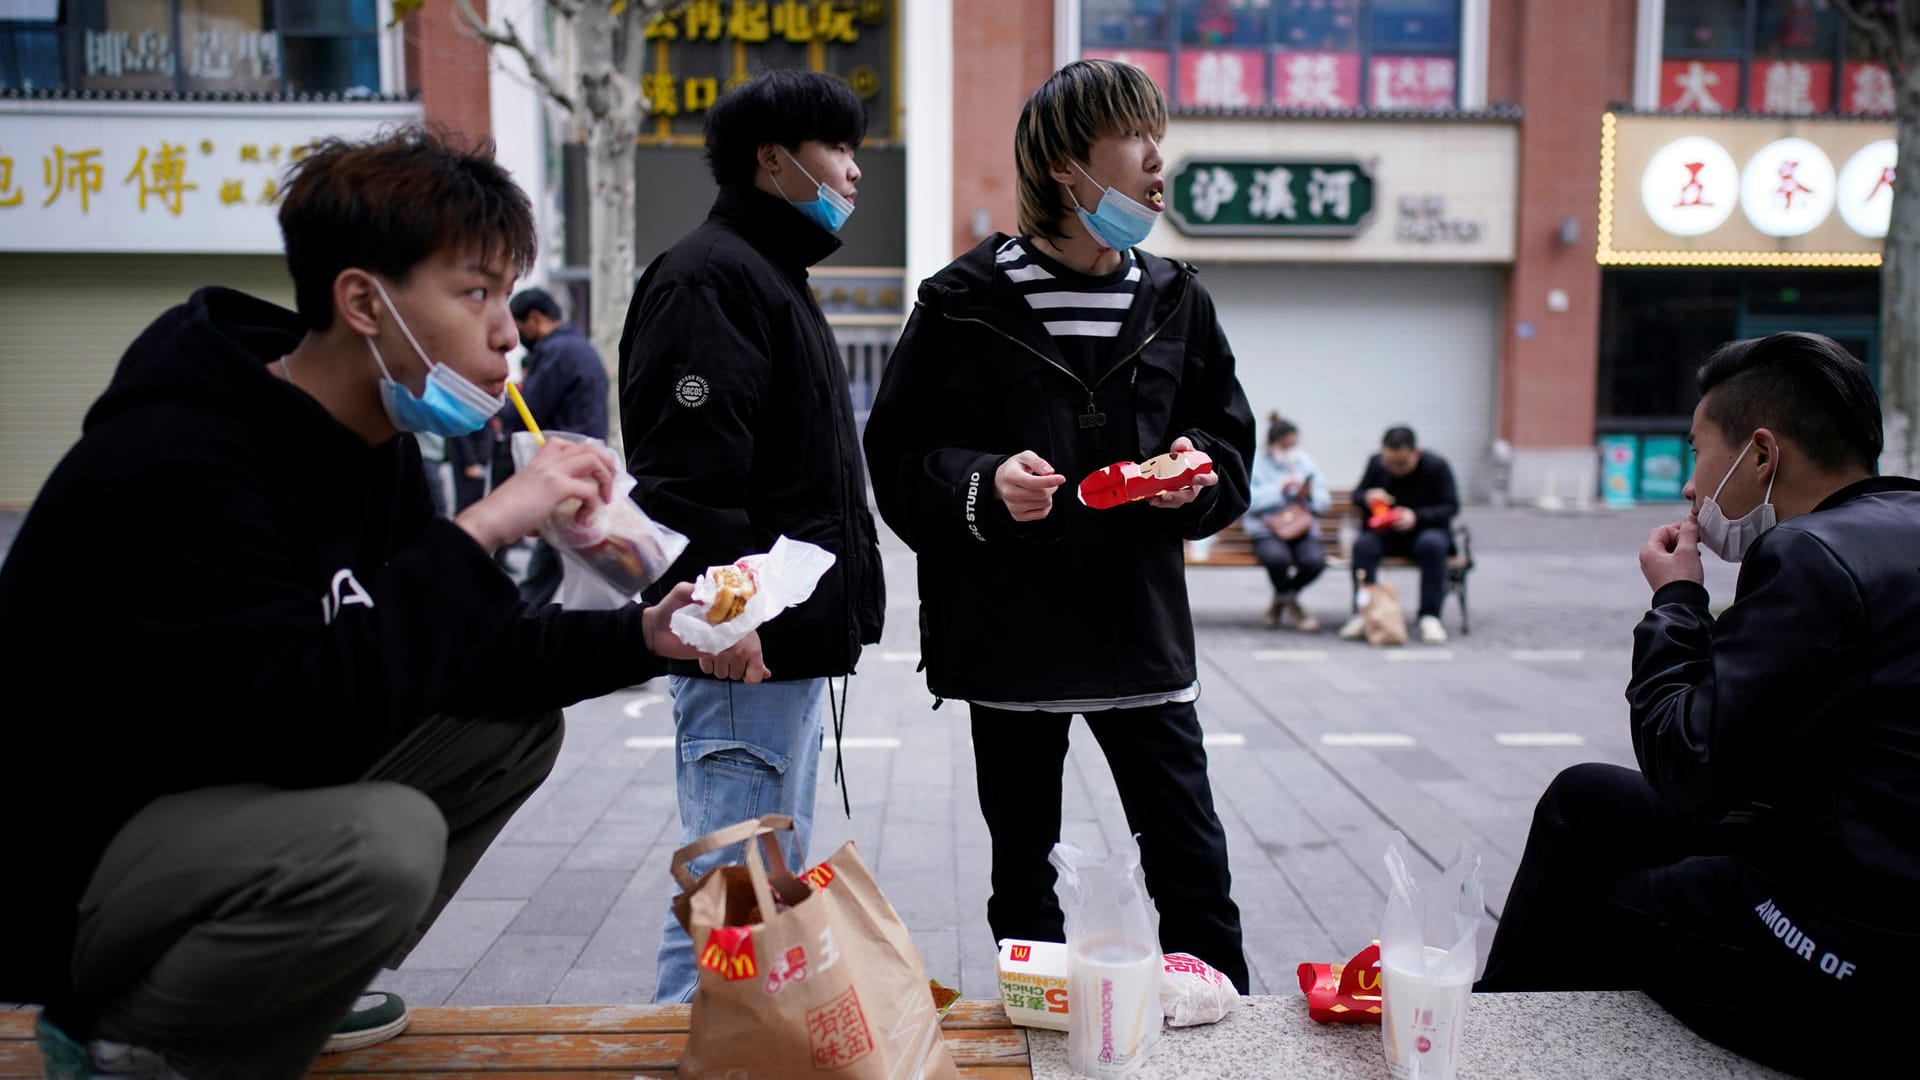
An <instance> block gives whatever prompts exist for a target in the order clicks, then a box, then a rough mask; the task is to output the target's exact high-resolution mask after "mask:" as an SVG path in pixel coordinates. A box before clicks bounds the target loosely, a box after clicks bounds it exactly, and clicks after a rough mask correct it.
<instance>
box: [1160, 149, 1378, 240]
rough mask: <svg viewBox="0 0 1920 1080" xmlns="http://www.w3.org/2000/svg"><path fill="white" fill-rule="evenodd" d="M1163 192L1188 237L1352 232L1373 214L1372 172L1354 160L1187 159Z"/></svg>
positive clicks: (1172, 215)
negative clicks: (1165, 192)
mask: <svg viewBox="0 0 1920 1080" xmlns="http://www.w3.org/2000/svg"><path fill="white" fill-rule="evenodd" d="M1167 196H1168V205H1167V216H1168V217H1170V218H1172V219H1173V223H1174V226H1175V227H1176V228H1178V229H1179V230H1180V231H1181V232H1183V233H1186V234H1188V235H1189V236H1353V235H1355V234H1357V233H1359V232H1360V231H1361V230H1362V229H1364V228H1365V227H1366V225H1367V220H1368V219H1369V218H1371V217H1372V216H1373V175H1372V174H1371V173H1369V172H1368V171H1367V170H1366V169H1365V168H1364V167H1363V166H1361V164H1360V163H1359V162H1357V161H1335V160H1324V161H1296V160H1284V161H1236V160H1192V159H1190V160H1187V161H1183V162H1181V163H1180V166H1179V167H1178V168H1176V169H1175V170H1174V171H1173V172H1172V173H1171V174H1170V175H1169V177H1168V179H1167Z"/></svg>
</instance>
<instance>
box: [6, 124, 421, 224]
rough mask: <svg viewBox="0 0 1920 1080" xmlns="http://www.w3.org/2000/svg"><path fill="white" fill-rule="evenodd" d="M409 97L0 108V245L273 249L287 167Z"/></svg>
mask: <svg viewBox="0 0 1920 1080" xmlns="http://www.w3.org/2000/svg"><path fill="white" fill-rule="evenodd" d="M418 119H419V110H418V108H417V107H416V106H411V105H313V106H307V105H301V106H273V107H268V108H263V107H261V106H233V107H225V106H220V105H211V104H191V105H183V104H177V103H169V104H165V105H153V106H145V105H140V104H135V103H115V104H114V105H111V106H102V105H98V104H94V103H90V102H31V101H28V102H9V103H4V104H0V251H125V252H232V253H258V254H271V253H276V252H278V251H280V250H281V243H280V226H279V219H278V217H277V214H278V212H279V203H280V191H281V187H282V185H283V184H284V183H285V182H286V172H287V168H288V167H289V166H291V165H292V164H293V163H294V162H296V161H298V160H300V158H302V157H304V156H305V155H306V154H307V153H308V147H309V146H311V144H313V143H314V142H315V141H317V140H319V139H322V138H325V137H327V136H330V135H341V136H346V137H349V138H364V137H366V136H368V135H371V134H373V133H374V132H375V131H376V130H378V129H379V128H380V127H381V126H382V125H383V124H392V123H396V122H409V121H417V120H418Z"/></svg>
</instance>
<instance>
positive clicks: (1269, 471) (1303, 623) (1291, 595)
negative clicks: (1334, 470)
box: [1242, 412, 1333, 634]
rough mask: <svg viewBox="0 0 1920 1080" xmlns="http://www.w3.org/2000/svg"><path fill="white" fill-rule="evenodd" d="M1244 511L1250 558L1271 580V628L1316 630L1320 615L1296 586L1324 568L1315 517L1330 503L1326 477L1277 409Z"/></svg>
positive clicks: (1309, 581) (1295, 429)
mask: <svg viewBox="0 0 1920 1080" xmlns="http://www.w3.org/2000/svg"><path fill="white" fill-rule="evenodd" d="M1248 483H1249V490H1248V502H1249V505H1248V507H1247V516H1246V517H1245V518H1244V519H1242V525H1243V527H1244V528H1245V529H1246V530H1247V535H1248V536H1249V537H1251V538H1252V539H1253V555H1254V558H1256V559H1259V560H1260V565H1261V566H1264V567H1266V570H1267V577H1268V578H1269V579H1270V580H1272V582H1273V602H1272V603H1270V604H1268V605H1267V617H1266V625H1267V627H1268V628H1269V629H1272V628H1273V627H1276V626H1279V625H1280V624H1281V622H1282V621H1283V620H1284V621H1291V622H1292V623H1293V627H1294V629H1296V630H1299V631H1300V632H1301V633H1304V634H1311V633H1314V632H1315V631H1317V630H1319V629H1320V620H1319V619H1316V618H1314V617H1313V613H1312V612H1310V611H1308V610H1307V609H1306V608H1305V607H1304V606H1302V605H1301V603H1300V590H1302V589H1304V588H1306V587H1307V586H1308V585H1311V584H1313V582H1314V580H1315V579H1317V578H1318V577H1319V576H1320V574H1321V572H1322V571H1324V570H1326V568H1327V554H1326V552H1325V551H1323V550H1321V547H1320V529H1319V523H1318V521H1317V520H1316V519H1318V518H1319V517H1320V516H1321V515H1322V514H1325V513H1326V512H1327V509H1328V507H1330V506H1331V505H1332V502H1333V496H1332V494H1331V493H1330V492H1329V491H1328V490H1327V481H1326V477H1324V476H1322V475H1321V474H1320V467H1319V466H1318V465H1316V464H1314V462H1313V458H1311V457H1309V456H1307V452H1306V451H1305V450H1302V449H1300V429H1299V428H1298V427H1296V426H1295V425H1294V423H1293V421H1291V420H1287V419H1285V418H1283V417H1282V416H1281V415H1280V414H1279V413H1277V412H1276V413H1273V414H1271V415H1270V416H1268V417H1267V448H1266V450H1265V451H1264V452H1262V453H1259V454H1255V455H1254V457H1253V472H1252V478H1251V479H1250V480H1249V482H1248Z"/></svg>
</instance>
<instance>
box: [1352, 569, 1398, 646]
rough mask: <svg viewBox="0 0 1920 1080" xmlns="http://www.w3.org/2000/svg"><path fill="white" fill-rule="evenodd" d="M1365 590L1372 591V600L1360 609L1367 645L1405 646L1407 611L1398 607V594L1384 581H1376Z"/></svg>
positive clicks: (1390, 584) (1389, 583) (1391, 585)
mask: <svg viewBox="0 0 1920 1080" xmlns="http://www.w3.org/2000/svg"><path fill="white" fill-rule="evenodd" d="M1367 588H1369V589H1371V590H1373V591H1372V593H1371V594H1370V595H1371V596H1372V599H1370V600H1368V601H1367V606H1366V607H1364V608H1361V609H1360V613H1361V614H1362V615H1364V616H1365V617H1366V623H1365V625H1366V631H1367V644H1369V645H1405V644H1406V643H1407V609H1405V608H1403V607H1401V606H1400V594H1399V593H1397V592H1395V591H1394V588H1393V584H1392V583H1391V582H1386V581H1376V582H1374V583H1373V584H1371V585H1369V586H1367Z"/></svg>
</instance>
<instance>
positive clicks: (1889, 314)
mask: <svg viewBox="0 0 1920 1080" xmlns="http://www.w3.org/2000/svg"><path fill="white" fill-rule="evenodd" d="M1900 48H1901V49H1902V50H1903V51H1904V52H1906V53H1907V54H1908V56H1907V58H1906V63H1904V64H1902V65H1901V67H1902V69H1903V70H1901V71H1900V72H1899V74H1898V75H1896V76H1895V79H1896V80H1897V82H1896V84H1895V100H1894V116H1895V126H1896V129H1897V132H1898V140H1899V146H1900V151H1899V159H1898V161H1899V163H1898V165H1897V167H1896V168H1895V170H1894V174H1893V207H1892V218H1891V220H1890V221H1889V222H1888V224H1887V244H1886V256H1885V258H1886V263H1885V265H1884V267H1883V268H1882V269H1881V272H1880V356H1881V371H1882V377H1881V384H1880V389H1881V395H1880V399H1881V403H1882V406H1883V407H1884V409H1885V410H1886V427H1887V436H1888V439H1887V448H1886V453H1885V454H1884V455H1882V457H1881V462H1882V468H1883V470H1884V471H1886V472H1888V473H1895V474H1898V475H1901V476H1920V468H1917V467H1920V457H1917V456H1916V451H1920V423H1916V422H1915V421H1916V419H1920V63H1916V62H1915V61H1916V60H1920V57H1916V56H1915V55H1914V53H1915V52H1920V48H1916V46H1915V44H1914V43H1911V42H1906V41H1902V42H1900Z"/></svg>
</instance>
